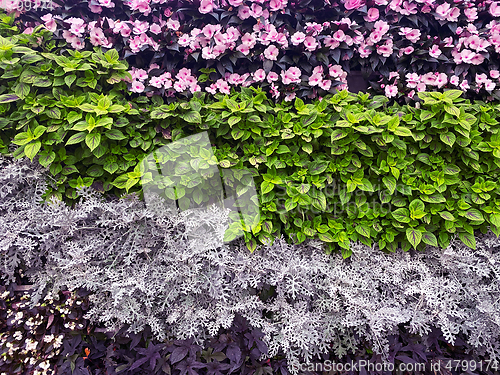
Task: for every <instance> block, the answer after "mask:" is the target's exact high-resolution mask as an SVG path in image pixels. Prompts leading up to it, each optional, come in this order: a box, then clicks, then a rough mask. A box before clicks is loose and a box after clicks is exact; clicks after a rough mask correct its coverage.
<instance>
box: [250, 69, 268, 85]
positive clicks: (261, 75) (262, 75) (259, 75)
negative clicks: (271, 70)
mask: <svg viewBox="0 0 500 375" xmlns="http://www.w3.org/2000/svg"><path fill="white" fill-rule="evenodd" d="M253 79H254V80H255V81H256V82H261V81H263V80H264V79H266V72H265V71H264V69H258V70H256V71H255V72H254V73H253Z"/></svg>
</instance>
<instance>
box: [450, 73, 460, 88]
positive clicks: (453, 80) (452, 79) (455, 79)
mask: <svg viewBox="0 0 500 375" xmlns="http://www.w3.org/2000/svg"><path fill="white" fill-rule="evenodd" d="M458 81H459V77H458V76H456V75H452V76H451V77H450V83H451V84H452V85H454V86H458Z"/></svg>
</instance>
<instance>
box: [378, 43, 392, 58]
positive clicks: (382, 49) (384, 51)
mask: <svg viewBox="0 0 500 375" xmlns="http://www.w3.org/2000/svg"><path fill="white" fill-rule="evenodd" d="M392 52H393V50H392V47H391V46H388V45H385V44H384V45H381V46H378V47H377V53H378V54H379V55H382V56H384V57H389V56H391V55H392Z"/></svg>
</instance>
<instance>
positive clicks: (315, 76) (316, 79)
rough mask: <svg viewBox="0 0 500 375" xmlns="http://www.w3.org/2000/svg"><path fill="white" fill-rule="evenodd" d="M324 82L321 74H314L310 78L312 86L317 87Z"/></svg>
mask: <svg viewBox="0 0 500 375" xmlns="http://www.w3.org/2000/svg"><path fill="white" fill-rule="evenodd" d="M322 81H323V77H322V76H321V74H313V75H312V76H310V77H309V85H310V86H316V85H318V84H320V83H321V82H322Z"/></svg>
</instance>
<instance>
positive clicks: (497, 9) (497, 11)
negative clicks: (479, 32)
mask: <svg viewBox="0 0 500 375" xmlns="http://www.w3.org/2000/svg"><path fill="white" fill-rule="evenodd" d="M490 14H491V15H492V16H493V17H500V6H499V5H498V3H497V2H493V3H491V5H490Z"/></svg>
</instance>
